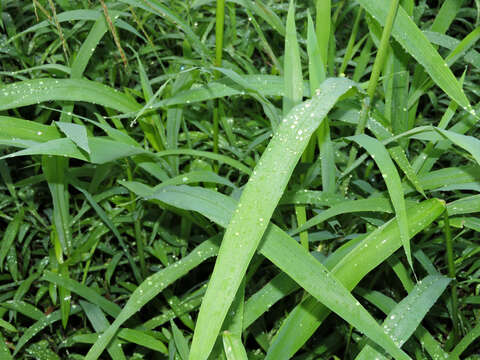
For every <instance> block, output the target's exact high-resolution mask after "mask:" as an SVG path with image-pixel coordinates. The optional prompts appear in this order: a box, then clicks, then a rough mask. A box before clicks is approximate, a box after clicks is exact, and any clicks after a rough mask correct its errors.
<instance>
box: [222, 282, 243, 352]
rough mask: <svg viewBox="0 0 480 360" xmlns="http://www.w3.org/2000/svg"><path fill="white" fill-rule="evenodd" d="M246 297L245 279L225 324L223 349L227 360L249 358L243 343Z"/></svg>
mask: <svg viewBox="0 0 480 360" xmlns="http://www.w3.org/2000/svg"><path fill="white" fill-rule="evenodd" d="M244 298H245V280H244V281H243V282H242V284H241V285H240V288H239V289H238V291H237V294H236V295H235V299H234V300H233V303H232V306H231V307H230V311H229V312H228V315H227V317H226V319H225V324H224V325H223V328H224V330H223V332H222V340H223V349H224V351H225V355H226V356H227V360H248V357H247V352H246V350H245V347H244V346H243V344H242V330H243V309H244Z"/></svg>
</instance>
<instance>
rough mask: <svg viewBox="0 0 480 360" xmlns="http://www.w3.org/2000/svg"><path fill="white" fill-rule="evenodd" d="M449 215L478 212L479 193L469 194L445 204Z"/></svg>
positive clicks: (479, 203) (479, 205)
mask: <svg viewBox="0 0 480 360" xmlns="http://www.w3.org/2000/svg"><path fill="white" fill-rule="evenodd" d="M447 210H448V213H449V215H460V214H471V213H476V212H480V195H471V196H466V197H464V198H461V199H458V200H456V201H453V202H451V203H449V204H448V205H447Z"/></svg>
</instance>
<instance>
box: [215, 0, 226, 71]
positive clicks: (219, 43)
mask: <svg viewBox="0 0 480 360" xmlns="http://www.w3.org/2000/svg"><path fill="white" fill-rule="evenodd" d="M224 22H225V0H217V12H216V23H215V66H222V54H223V27H224Z"/></svg>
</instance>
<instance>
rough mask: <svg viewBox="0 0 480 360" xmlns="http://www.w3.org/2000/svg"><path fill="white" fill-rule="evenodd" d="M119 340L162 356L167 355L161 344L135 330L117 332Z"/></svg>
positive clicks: (165, 348)
mask: <svg viewBox="0 0 480 360" xmlns="http://www.w3.org/2000/svg"><path fill="white" fill-rule="evenodd" d="M118 337H119V338H120V339H123V340H126V341H128V342H130V343H134V344H137V345H140V346H143V347H146V348H148V349H152V350H154V351H156V352H159V353H162V354H168V349H167V347H166V346H165V344H164V343H163V342H161V341H160V340H158V339H156V338H154V337H153V336H151V335H149V334H147V333H146V332H145V331H140V330H135V329H121V330H120V331H119V332H118Z"/></svg>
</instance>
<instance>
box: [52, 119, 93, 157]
mask: <svg viewBox="0 0 480 360" xmlns="http://www.w3.org/2000/svg"><path fill="white" fill-rule="evenodd" d="M55 125H56V126H57V127H58V128H59V129H60V131H61V132H63V133H64V134H65V136H66V137H67V138H69V139H70V140H72V141H73V142H74V143H75V145H77V146H78V147H79V148H80V149H82V150H84V151H85V152H86V153H87V154H90V153H91V151H90V147H89V145H88V139H87V129H86V128H85V126H82V125H78V124H71V123H66V122H60V121H58V122H56V123H55Z"/></svg>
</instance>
